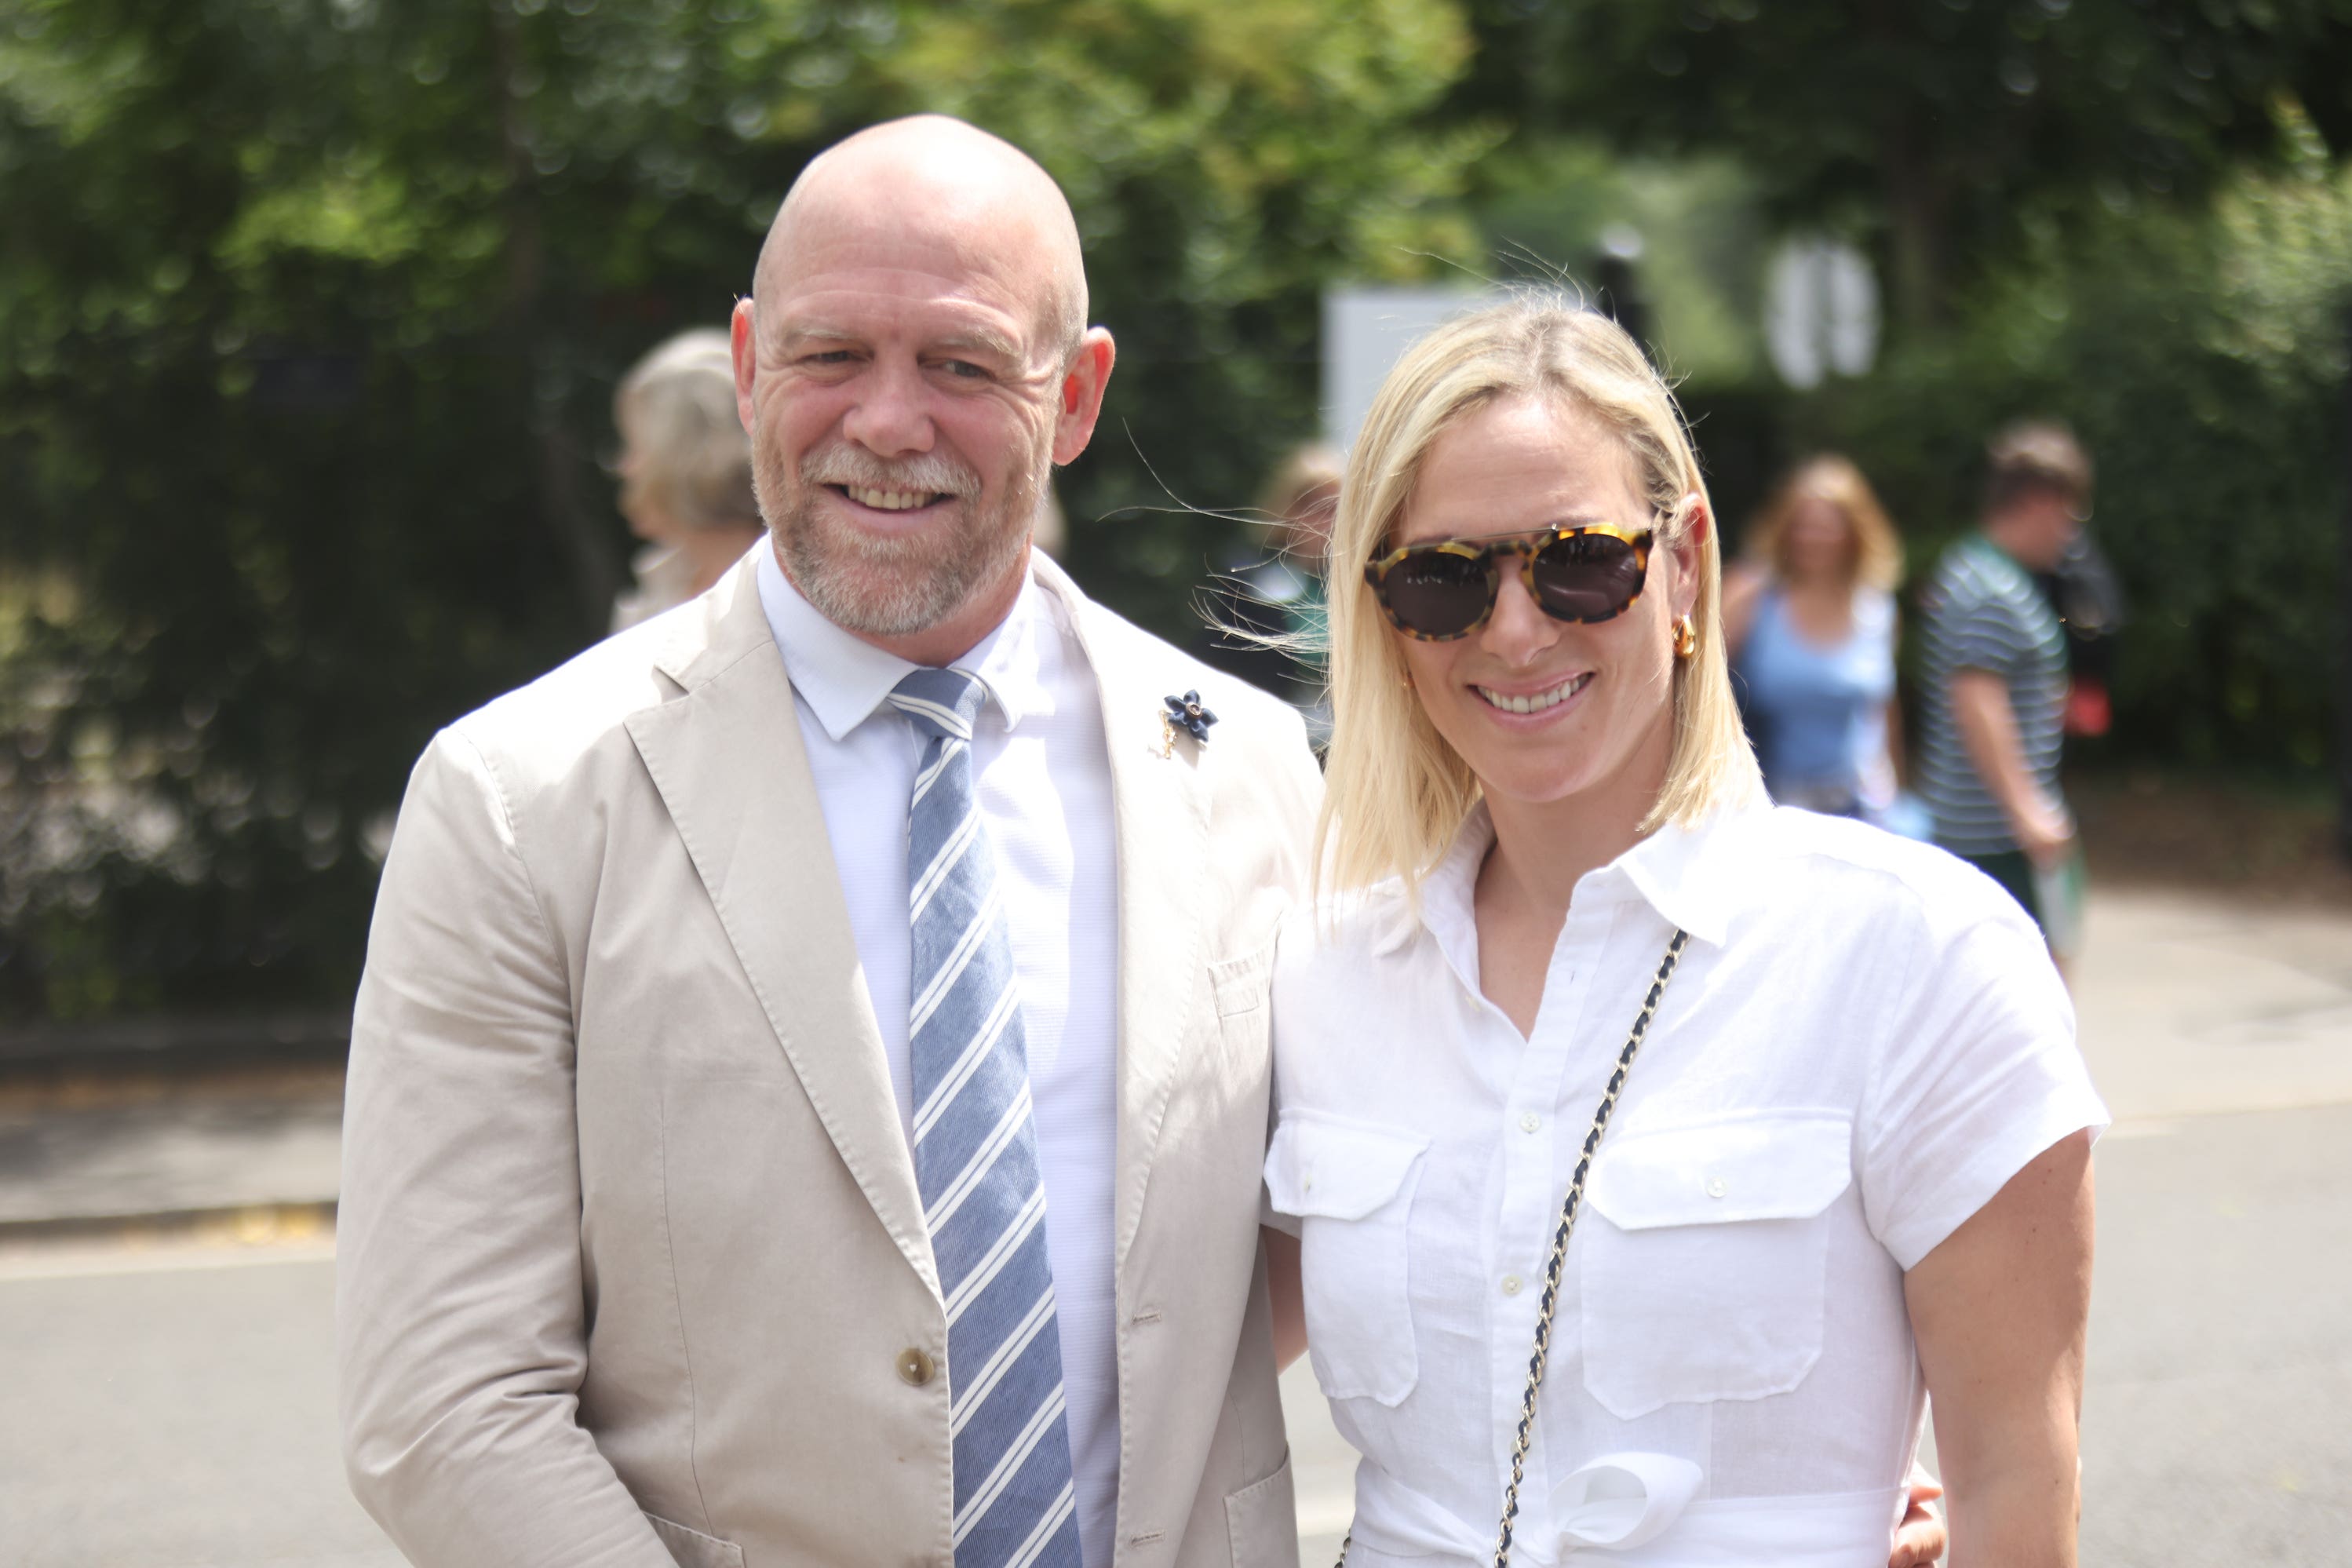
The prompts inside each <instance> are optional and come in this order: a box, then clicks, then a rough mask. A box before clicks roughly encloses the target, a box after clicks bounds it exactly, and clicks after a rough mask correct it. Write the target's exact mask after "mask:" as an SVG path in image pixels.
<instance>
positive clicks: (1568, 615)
mask: <svg viewBox="0 0 2352 1568" xmlns="http://www.w3.org/2000/svg"><path fill="white" fill-rule="evenodd" d="M1533 575H1534V578H1535V584H1536V600H1537V602H1538V604H1540V605H1543V608H1544V612H1545V613H1546V614H1547V615H1549V616H1554V617H1556V618H1558V619H1559V620H1563V621H1605V620H1607V619H1609V618H1610V617H1611V616H1618V615H1622V614H1623V613H1624V610H1625V606H1626V605H1630V604H1632V603H1633V600H1634V598H1635V596H1636V595H1639V594H1640V593H1641V592H1642V557H1641V554H1640V552H1637V551H1636V550H1635V549H1634V548H1633V546H1632V545H1631V544H1628V543H1626V542H1625V541H1623V540H1622V539H1612V538H1611V537H1610V536H1609V535H1607V534H1605V533H1580V534H1577V535H1575V536H1574V537H1572V538H1569V539H1561V540H1556V541H1554V542H1551V543H1550V544H1548V545H1546V546H1544V548H1543V549H1542V550H1541V551H1540V552H1538V553H1537V555H1536V560H1535V572H1534V574H1533Z"/></svg>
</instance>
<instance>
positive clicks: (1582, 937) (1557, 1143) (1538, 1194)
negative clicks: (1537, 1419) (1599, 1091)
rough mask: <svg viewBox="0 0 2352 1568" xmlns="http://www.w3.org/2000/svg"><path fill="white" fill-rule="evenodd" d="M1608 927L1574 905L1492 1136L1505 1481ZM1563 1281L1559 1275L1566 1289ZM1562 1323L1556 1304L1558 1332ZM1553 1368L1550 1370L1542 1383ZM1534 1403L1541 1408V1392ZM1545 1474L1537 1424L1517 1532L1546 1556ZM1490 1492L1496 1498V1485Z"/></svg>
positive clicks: (1494, 1383) (1495, 1345)
mask: <svg viewBox="0 0 2352 1568" xmlns="http://www.w3.org/2000/svg"><path fill="white" fill-rule="evenodd" d="M1605 929H1606V926H1605V919H1600V920H1596V919H1594V918H1591V917H1587V916H1582V915H1580V914H1579V913H1578V912H1577V911H1574V910H1571V911H1570V915H1569V918H1568V920H1567V921H1566V922H1565V923H1564V924H1563V925H1562V927H1561V929H1560V934H1559V942H1558V943H1557V944H1556V945H1555V946H1554V947H1553V949H1552V956H1551V965H1550V968H1549V970H1548V971H1547V973H1546V974H1545V977H1544V994H1543V1005H1542V1006H1541V1007H1540V1008H1539V1009H1538V1011H1537V1014H1536V1023H1535V1029H1534V1031H1533V1033H1532V1034H1531V1035H1530V1036H1529V1037H1528V1042H1527V1048H1526V1049H1525V1050H1524V1051H1522V1052H1520V1053H1519V1056H1518V1062H1517V1070H1516V1071H1515V1072H1514V1073H1513V1074H1512V1075H1511V1079H1510V1082H1509V1085H1508V1087H1507V1090H1506V1092H1505V1094H1504V1096H1503V1100H1502V1105H1501V1109H1500V1112H1499V1114H1500V1117H1501V1125H1500V1127H1499V1129H1498V1131H1497V1136H1498V1138H1499V1139H1500V1142H1501V1146H1502V1151H1503V1154H1502V1158H1501V1160H1500V1161H1498V1162H1497V1163H1496V1169H1497V1173H1498V1180H1499V1181H1500V1183H1501V1190H1500V1191H1499V1193H1497V1194H1496V1221H1497V1223H1496V1226H1495V1230H1494V1237H1495V1239H1494V1243H1493V1251H1492V1254H1491V1255H1490V1256H1489V1258H1488V1259H1487V1269H1486V1278H1487V1289H1489V1290H1490V1291H1492V1292H1493V1300H1494V1310H1492V1311H1491V1312H1490V1313H1489V1314H1488V1321H1489V1322H1491V1323H1492V1324H1493V1325H1494V1329H1493V1332H1492V1333H1491V1334H1489V1336H1488V1342H1487V1347H1486V1352H1487V1357H1488V1378H1489V1386H1490V1387H1491V1388H1492V1390H1493V1394H1492V1398H1493V1401H1494V1403H1493V1407H1492V1412H1491V1430H1492V1433H1493V1437H1494V1445H1495V1454H1496V1464H1497V1467H1498V1468H1497V1475H1498V1477H1499V1478H1501V1479H1508V1477H1509V1475H1510V1467H1511V1450H1512V1447H1513V1446H1514V1445H1515V1444H1516V1443H1517V1437H1518V1429H1519V1413H1520V1408H1521V1405H1523V1403H1524V1402H1525V1399H1526V1396H1527V1386H1528V1358H1529V1356H1530V1354H1531V1353H1532V1352H1533V1350H1534V1347H1535V1331H1536V1320H1537V1319H1538V1316H1539V1315H1540V1314H1541V1310H1542V1300H1543V1283H1544V1271H1545V1269H1546V1268H1547V1267H1548V1266H1549V1262H1550V1259H1551V1242H1552V1236H1553V1233H1554V1232H1555V1231H1556V1230H1557V1229H1558V1228H1559V1205H1560V1202H1561V1200H1562V1199H1563V1198H1564V1197H1565V1196H1566V1185H1565V1184H1566V1182H1567V1179H1568V1173H1569V1172H1570V1170H1572V1169H1573V1168H1574V1160H1575V1150H1576V1148H1577V1146H1578V1145H1579V1144H1580V1142H1581V1140H1582V1137H1583V1126H1582V1123H1581V1121H1580V1122H1579V1125H1578V1126H1577V1127H1575V1128H1574V1129H1572V1130H1570V1129H1568V1128H1565V1127H1564V1126H1563V1125H1562V1123H1561V1121H1560V1118H1561V1116H1562V1115H1563V1114H1564V1113H1563V1111H1562V1109H1561V1105H1562V1093H1563V1088H1564V1086H1565V1085H1566V1084H1567V1083H1569V1082H1570V1081H1571V1080H1574V1079H1580V1078H1581V1077H1582V1076H1583V1075H1582V1074H1580V1073H1577V1072H1574V1071H1573V1070H1572V1069H1573V1068H1574V1067H1575V1065H1576V1063H1577V1059H1578V1056H1579V1053H1580V1051H1582V1050H1583V1049H1584V1047H1585V1037H1586V1036H1587V1035H1588V1034H1589V1033H1590V1031H1589V1030H1588V1029H1587V1028H1586V1026H1585V1016H1584V1015H1585V1006H1586V1000H1587V998H1588V997H1589V996H1590V995H1591V976H1592V974H1593V973H1594V965H1595V963H1596V962H1597V961H1598V959H1599V957H1600V938H1601V933H1602V932H1603V931H1605ZM1563 1156H1564V1157H1565V1159H1566V1161H1567V1163H1562V1159H1563ZM1567 1286H1568V1281H1567V1280H1566V1279H1565V1278H1563V1279H1562V1281H1561V1289H1562V1291H1563V1293H1564V1292H1565V1291H1566V1289H1567ZM1558 1323H1559V1313H1558V1312H1557V1311H1556V1312H1555V1314H1554V1332H1555V1335H1557V1332H1558ZM1554 1370H1556V1369H1554ZM1549 1375H1550V1372H1549V1370H1548V1371H1547V1373H1546V1378H1547V1381H1549ZM1540 1405H1541V1400H1540V1398H1539V1399H1538V1407H1539V1408H1540ZM1547 1474H1549V1462H1548V1460H1547V1458H1545V1454H1544V1444H1543V1440H1542V1434H1541V1424H1540V1423H1539V1424H1538V1431H1537V1435H1536V1437H1535V1440H1534V1442H1533V1444H1532V1446H1531V1447H1529V1449H1528V1463H1527V1468H1526V1479H1525V1480H1524V1481H1523V1482H1522V1483H1521V1486H1520V1491H1519V1518H1518V1522H1517V1525H1516V1526H1515V1530H1514V1533H1516V1534H1517V1535H1520V1536H1523V1537H1525V1538H1526V1539H1528V1540H1529V1541H1534V1542H1543V1543H1544V1546H1543V1550H1544V1552H1546V1553H1547V1554H1549V1550H1550V1542H1551V1541H1552V1540H1553V1538H1554V1536H1555V1535H1556V1534H1557V1531H1556V1530H1555V1528H1554V1526H1553V1523H1552V1518H1551V1489H1550V1488H1549V1486H1548V1485H1546V1484H1544V1482H1543V1480H1542V1478H1543V1477H1544V1476H1546V1475H1547ZM1500 1497H1501V1491H1500V1489H1499V1488H1498V1489H1497V1490H1496V1498H1497V1499H1498V1500H1499V1499H1500Z"/></svg>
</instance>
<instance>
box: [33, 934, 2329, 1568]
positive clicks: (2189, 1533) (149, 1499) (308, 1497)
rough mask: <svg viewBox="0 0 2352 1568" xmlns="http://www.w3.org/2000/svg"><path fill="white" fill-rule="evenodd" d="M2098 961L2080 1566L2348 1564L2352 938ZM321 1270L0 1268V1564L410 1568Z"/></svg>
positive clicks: (180, 1253)
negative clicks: (379, 1483) (364, 1459)
mask: <svg viewBox="0 0 2352 1568" xmlns="http://www.w3.org/2000/svg"><path fill="white" fill-rule="evenodd" d="M2092 940H2093V946H2092V949H2091V952H2090V953H2089V955H2088V959H2087V962H2086V963H2085V964H2084V969H2083V972H2082V973H2081V974H2080V975H2079V976H2078V983H2079V994H2080V995H2081V998H2082V1008H2083V1032H2084V1049H2085V1051H2086V1053H2087V1054H2088V1056H2089V1058H2090V1059H2091V1062H2092V1067H2093V1070H2094V1072H2095V1075H2096V1076H2097V1078H2098V1079H2099V1082H2100V1084H2101V1087H2102V1088H2103V1089H2104V1090H2105V1092H2106V1094H2107V1096H2108V1099H2109V1100H2110V1103H2111V1104H2112V1105H2113V1107H2114V1109H2115V1110H2116V1113H2117V1116H2118V1118H2119V1123H2118V1125H2117V1127H2116V1130H2115V1131H2114V1132H2113V1133H2112V1134H2110V1136H2109V1138H2108V1140H2107V1141H2106V1142H2105V1143H2104V1144H2103V1145H2102V1146H2101V1149H2100V1155H2099V1181H2100V1189H2101V1191H2100V1258H2099V1271H2098V1287H2097V1297H2096V1300H2095V1304H2094V1321H2093V1326H2092V1342H2091V1392H2090V1398H2089V1404H2088V1408H2087V1411H2086V1413H2085V1418H2084V1523H2083V1541H2084V1552H2083V1561H2084V1563H2085V1564H2087V1565H2089V1568H2207V1565H2210V1568H2242V1565H2268V1564H2287V1565H2301V1564H2314V1565H2320V1564H2332V1565H2337V1568H2340V1565H2342V1564H2345V1563H2352V1347H2347V1339H2346V1336H2345V1332H2344V1329H2345V1324H2346V1323H2347V1321H2352V1313H2347V1308H2346V1302H2347V1300H2352V1158H2347V1151H2352V921H2346V920H2345V919H2343V918H2342V917H2340V916H2339V917H2335V918H2332V919H2330V918H2326V917H2320V916H2301V915H2285V914H2261V915H2256V914H2250V913H2247V912H2245V911H2231V910H2215V909H2212V908H2210V907H2207V906H2200V905H2198V904H2195V903H2191V902H2188V901H2185V900H2149V899H2137V900H2108V901H2104V902H2102V903H2099V904H2095V906H2094V926H2093V931H2092ZM311 1135H312V1133H311V1131H310V1130H309V1129H307V1128H306V1129H305V1130H304V1131H303V1133H302V1136H303V1137H310V1136H311ZM130 1146H131V1143H130V1142H112V1143H110V1144H108V1145H107V1147H108V1149H110V1150H111V1151H115V1152H120V1151H121V1149H123V1148H126V1147H130ZM274 1146H275V1147H278V1148H279V1149H280V1151H281V1152H285V1153H287V1154H288V1155H289V1157H291V1156H293V1155H295V1154H297V1153H299V1152H301V1151H302V1150H303V1149H305V1148H307V1147H308V1145H307V1144H304V1143H302V1142H300V1141H299V1139H296V1140H294V1141H290V1142H281V1143H278V1144H276V1145H274ZM191 1148H194V1145H191ZM114 1157H115V1156H114V1154H113V1153H110V1154H109V1155H108V1159H109V1160H112V1159H113V1158H114ZM190 1158H191V1159H192V1160H194V1159H196V1155H195V1154H194V1153H191V1155H190ZM210 1159H211V1155H209V1154H205V1155H204V1156H203V1159H202V1160H199V1161H198V1162H197V1163H200V1164H201V1163H205V1162H206V1161H209V1160H210ZM107 1169H109V1170H111V1169H113V1167H112V1166H108V1167H107ZM49 1174H50V1175H53V1176H54V1175H56V1174H57V1172H56V1171H55V1170H54V1169H52V1170H51V1171H50V1172H49ZM130 1174H131V1173H130V1172H128V1171H125V1172H124V1173H123V1177H124V1179H125V1180H126V1181H127V1180H128V1179H129V1176H130ZM110 1179H111V1178H110ZM326 1245H327V1244H325V1243H323V1242H315V1241H314V1242H311V1243H308V1244H299V1245H294V1246H290V1247H289V1246H287V1245H284V1244H282V1243H280V1244H275V1245H268V1246H260V1247H237V1246H231V1245H226V1244H213V1245H194V1244H191V1245H180V1246H177V1247H174V1248H165V1247H151V1248H150V1249H148V1250H145V1251H131V1250H126V1249H125V1248H123V1247H121V1246H118V1245H107V1246H100V1245H96V1244H77V1245H75V1246H74V1247H71V1248H63V1247H59V1246H58V1245H56V1244H54V1243H47V1244H42V1245H39V1246H24V1245H9V1244H6V1243H5V1242H0V1247H5V1250H0V1568H66V1565H68V1564H70V1565H71V1568H212V1565H220V1568H229V1565H232V1564H234V1565H236V1568H265V1565H275V1564H289V1565H291V1564H306V1565H315V1568H345V1565H350V1568H360V1565H366V1568H376V1565H383V1568H391V1565H394V1564H396V1563H398V1562H399V1561H400V1560H399V1558H398V1556H397V1554H396V1553H395V1552H393V1550H392V1549H391V1548H390V1547H389V1546H388V1545H387V1544H385V1543H384V1542H383V1538H382V1537H381V1535H379V1534H378V1533H377V1532H376V1531H375V1529H374V1526H373V1524H372V1523H371V1522H370V1521H368V1520H367V1519H366V1517H365V1516H364V1515H363V1514H362V1513H361V1511H360V1510H359V1509H358V1507H357V1506H356V1505H355V1504H354V1503H352V1501H351V1500H350V1498H349V1496H348V1494H347V1493H346V1492H345V1490H344V1489H343V1484H342V1477H341V1467H340V1464H339V1461H338V1459H337V1458H336V1450H335V1443H334V1436H333V1416H332V1408H333V1406H332V1400H333V1393H332V1384H331V1366H330V1359H331V1326H330V1324H331V1304H332V1277H331V1276H332V1268H331V1261H330V1260H329V1259H328V1258H327V1257H326ZM1305 1372H1306V1369H1305V1367H1304V1366H1301V1367H1298V1368H1294V1369H1293V1373H1292V1376H1291V1378H1290V1379H1289V1380H1287V1381H1286V1385H1285V1392H1286V1403H1287V1405H1288V1407H1289V1409H1290V1412H1291V1416H1292V1427H1293V1434H1292V1440H1293V1445H1294V1448H1295V1450H1296V1455H1297V1458H1296V1465H1297V1479H1298V1483H1299V1511H1300V1524H1301V1530H1302V1536H1303V1538H1304V1542H1305V1554H1304V1560H1305V1563H1306V1568H1320V1564H1322V1563H1328V1562H1330V1561H1331V1557H1332V1552H1333V1548H1335V1547H1336V1545H1337V1543H1338V1539H1339V1531H1341V1530H1342V1529H1344V1527H1345V1522H1346V1520H1347V1517H1348V1513H1349V1476H1350V1473H1351V1469H1352V1461H1351V1456H1349V1454H1348V1453H1347V1451H1346V1449H1345V1446H1344V1445H1343V1444H1341V1443H1340V1442H1339V1438H1338V1436H1337V1435H1336V1434H1334V1433H1333V1432H1332V1431H1331V1429H1330V1426H1329V1423H1328V1417H1326V1416H1325V1415H1324V1414H1323V1412H1322V1410H1321V1406H1320V1401H1319V1400H1318V1398H1317V1397H1316V1395H1315V1393H1314V1389H1313V1385H1312V1384H1311V1382H1309V1381H1307V1379H1306V1377H1305Z"/></svg>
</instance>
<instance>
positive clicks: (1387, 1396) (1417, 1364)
mask: <svg viewBox="0 0 2352 1568" xmlns="http://www.w3.org/2000/svg"><path fill="white" fill-rule="evenodd" d="M1428 1148H1429V1140H1428V1139H1426V1138H1423V1137H1420V1136H1418V1135H1416V1134H1413V1133H1410V1132H1406V1131H1402V1130H1399V1129H1393V1128H1385V1127H1373V1126H1368V1125H1366V1124H1364V1123H1361V1122H1353V1121H1339V1120H1337V1119H1334V1118H1328V1117H1325V1116H1321V1115H1318V1114H1315V1113H1312V1112H1307V1111H1291V1112H1287V1113H1286V1114H1285V1115H1284V1116H1283V1118H1282V1121H1281V1124H1280V1125H1279V1126H1277V1127H1276V1129H1275V1133H1274V1141H1273V1142H1272V1143H1271V1144H1270V1145H1269V1146H1268V1147H1267V1150H1266V1159H1265V1184H1266V1193H1267V1195H1268V1196H1269V1197H1270V1198H1271V1199H1272V1200H1273V1204H1274V1207H1275V1209H1276V1212H1278V1213H1281V1214H1286V1215H1297V1216H1298V1218H1299V1232H1298V1246H1299V1261H1300V1268H1301V1272H1302V1273H1303V1274H1304V1276H1305V1280H1306V1298H1307V1354H1308V1357H1309V1359H1311V1360H1312V1361H1313V1363H1315V1381H1316V1382H1317V1383H1318V1384H1321V1385H1322V1388H1323V1392H1324V1394H1326V1395H1328V1397H1330V1398H1333V1399H1372V1400H1377V1401H1378V1402H1379V1403H1381V1404H1382V1405H1395V1404H1397V1403H1399V1402H1400V1401H1402V1399H1403V1398H1404V1396H1405V1395H1406V1394H1410V1393H1412V1386H1413V1384H1414V1383H1415V1382H1417V1381H1418V1380H1419V1378H1420V1375H1421V1358H1420V1353H1419V1352H1418V1351H1417V1350H1416V1349H1415V1348H1414V1346H1413V1342H1412V1302H1411V1300H1409V1298H1408V1297H1407V1295H1406V1291H1405V1286H1406V1279H1405V1247H1406V1240H1407V1234H1406V1226H1407V1222H1408V1221H1409V1220H1410V1219H1411V1217H1412V1198H1413V1190H1414V1189H1415V1188H1416V1187H1417V1186H1419V1185H1420V1183H1421V1167H1422V1156H1423V1153H1425V1152H1427V1150H1428Z"/></svg>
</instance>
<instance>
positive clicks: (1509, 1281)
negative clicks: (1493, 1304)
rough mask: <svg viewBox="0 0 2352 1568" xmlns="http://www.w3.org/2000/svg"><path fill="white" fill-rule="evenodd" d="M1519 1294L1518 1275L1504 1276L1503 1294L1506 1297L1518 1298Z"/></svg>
mask: <svg viewBox="0 0 2352 1568" xmlns="http://www.w3.org/2000/svg"><path fill="white" fill-rule="evenodd" d="M1518 1293H1519V1277H1518V1276H1517V1275H1516V1274H1506V1275H1504V1276H1503V1294H1504V1295H1506V1296H1516V1295H1517V1294H1518Z"/></svg>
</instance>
